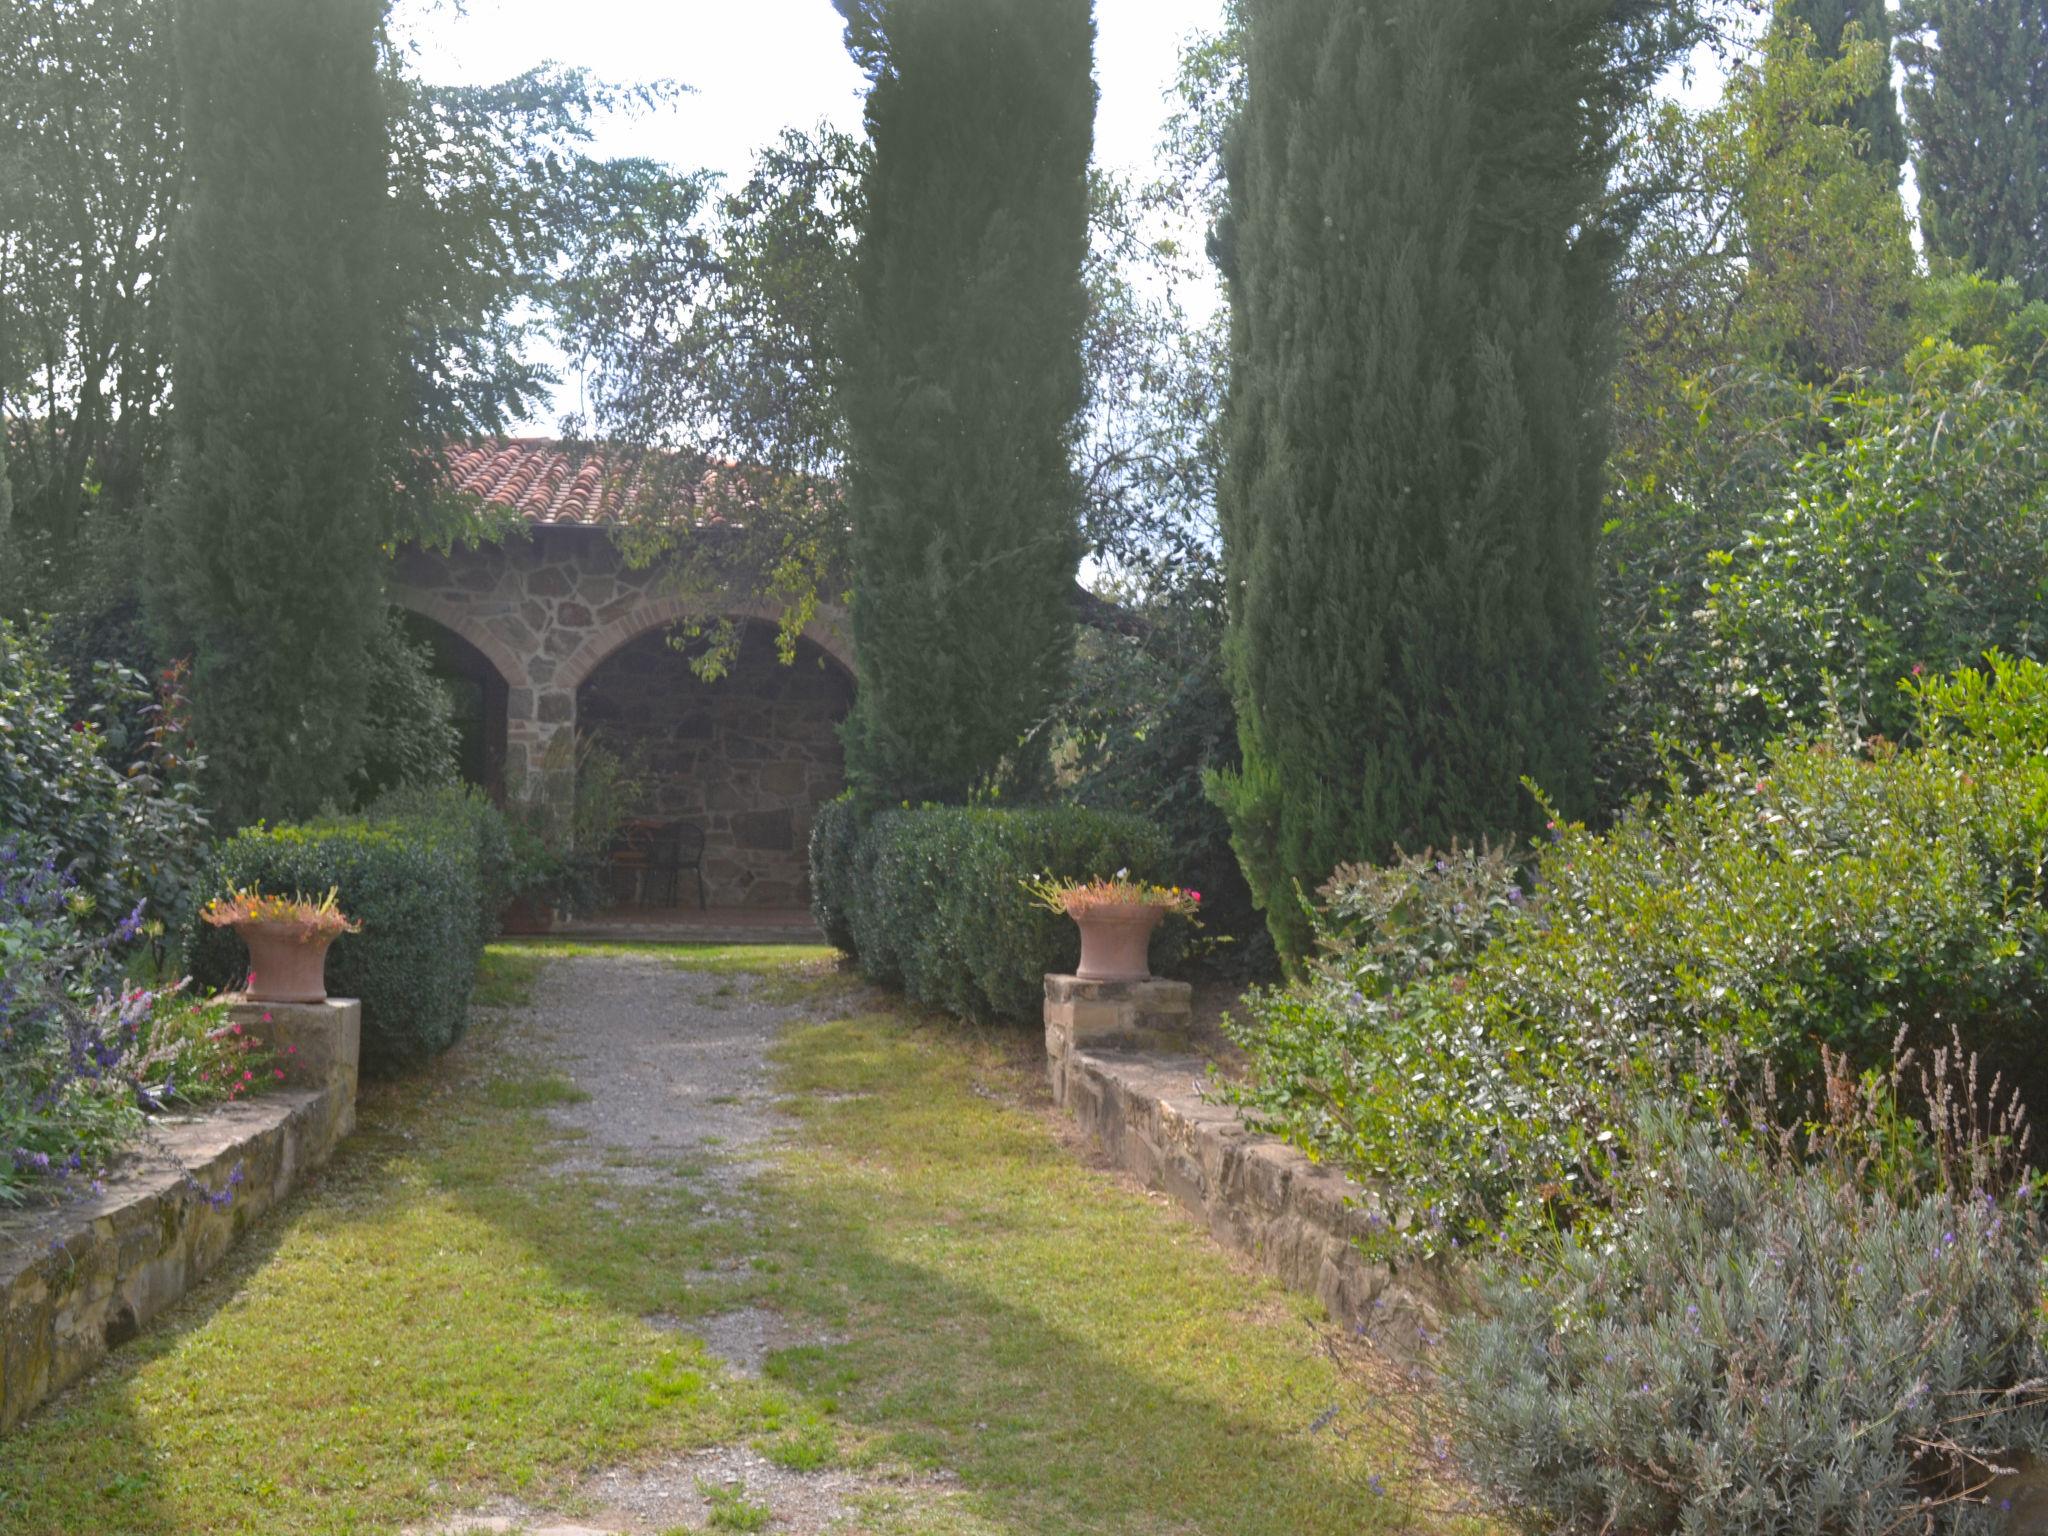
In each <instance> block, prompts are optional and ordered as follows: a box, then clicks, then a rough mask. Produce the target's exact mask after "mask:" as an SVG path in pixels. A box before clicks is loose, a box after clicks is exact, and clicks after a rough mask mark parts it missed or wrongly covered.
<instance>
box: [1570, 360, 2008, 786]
mask: <svg viewBox="0 0 2048 1536" xmlns="http://www.w3.org/2000/svg"><path fill="white" fill-rule="evenodd" d="M2010 370H2011V365H2010V363H2009V362H2008V360H2007V359H2006V358H2005V357H2004V356H2002V355H2000V354H1999V353H1998V352H1996V351H1991V350H1988V349H1987V350H1978V351H1975V352H1969V353H1965V352H1962V351H1960V350H1958V349H1957V348H1956V347H1954V346H1953V345H1952V344H1948V343H1931V344H1930V345H1928V346H1927V347H1924V348H1922V349H1921V350H1920V352H1919V353H1918V354H1917V355H1916V356H1915V358H1914V359H1913V360H1912V363H1911V365H1910V368H1909V371H1908V373H1907V376H1906V378H1905V380H1904V382H1903V383H1902V385H1901V386H1900V387H1898V388H1887V387H1881V386H1874V385H1873V386H1868V387H1855V388H1851V389H1849V390H1847V391H1845V392H1843V393H1840V394H1837V395H1835V396H1833V397H1832V398H1831V399H1830V400H1829V401H1828V402H1827V403H1826V405H1825V407H1824V408H1823V411H1822V413H1821V415H1820V418H1819V422H1818V425H1819V426H1820V427H1822V428H1824V433H1823V434H1822V435H1820V436H1819V437H1818V440H1817V441H1815V442H1814V444H1813V446H1811V447H1810V448H1806V449H1804V450H1803V451H1798V450H1795V451H1791V452H1789V453H1787V454H1786V455H1785V457H1784V458H1783V459H1782V460H1781V461H1779V462H1778V463H1777V464H1776V466H1775V467H1773V468H1771V469H1769V470H1768V471H1766V472H1760V473H1755V474H1750V473H1746V472H1741V471H1738V472H1737V473H1735V474H1733V475H1728V476H1725V477H1717V481H1716V484H1715V485H1713V486H1701V485H1699V484H1697V483H1696V482H1689V481H1682V482H1679V483H1677V484H1674V485H1672V486H1671V488H1670V490H1669V492H1668V499H1665V498H1664V497H1663V496H1661V495H1660V496H1659V497H1657V498H1656V499H1645V500H1643V501H1641V502H1639V503H1638V504H1637V505H1636V506H1635V507H1634V508H1633V510H1632V511H1631V512H1630V513H1629V514H1628V516H1627V517H1626V518H1625V519H1623V520H1620V521H1618V522H1617V523H1616V524H1615V526H1614V527H1613V528H1611V529H1610V530H1609V536H1608V547H1607V561H1608V564H1607V569H1606V575H1605V589H1604V591H1603V601H1604V604H1605V606H1606V610H1607V617H1608V644H1609V646H1610V648H1611V649H1610V656H1609V661H1608V672H1609V678H1610V687H1611V696H1610V701H1609V707H1610V714H1609V722H1608V731H1607V737H1606V741H1605V743H1604V745H1603V748H1602V759H1603V761H1602V767H1603V777H1604V778H1605V779H1606V780H1607V782H1608V783H1609V785H1610V786H1611V793H1612V796H1613V798H1616V799H1620V798H1624V797H1626V796H1627V795H1629V794H1633V793H1634V792H1636V791H1637V790H1640V789H1645V788H1650V787H1653V786H1654V785H1655V784H1656V783H1657V781H1658V780H1660V779H1661V777H1662V770H1661V767H1660V765H1659V761H1658V750H1657V745H1656V744H1657V742H1658V740H1659V739H1660V738H1661V739H1663V740H1667V741H1669V742H1672V743H1674V744H1676V745H1678V746H1679V747H1681V748H1682V749H1684V750H1688V751H1701V750H1706V749H1708V748H1710V747H1711V746H1713V745H1714V744H1719V745H1720V746H1721V747H1723V748H1726V749H1728V750H1731V751H1735V752H1739V753H1752V752H1756V751H1759V750H1761V749H1762V748H1763V747H1764V746H1765V744H1766V743H1768V742H1769V741H1770V740H1771V739H1772V738H1774V737H1776V736H1778V735H1781V734H1784V733H1786V732H1789V731H1794V730H1799V729H1811V728H1814V727H1817V726H1818V725H1819V724H1820V723H1821V722H1822V721H1823V719H1824V718H1825V717H1826V715H1827V712H1828V710H1829V709H1830V707H1832V706H1833V705H1834V704H1839V705H1840V707H1841V708H1842V709H1844V710H1845V711H1847V712H1848V713H1849V714H1850V715H1851V716H1852V717H1854V718H1856V719H1859V720H1862V721H1864V722H1865V723H1866V724H1867V726H1868V727H1869V728H1870V729H1873V730H1877V731H1881V732H1883V733H1884V734H1886V735H1889V736H1893V737H1895V738H1896V737H1902V736H1904V735H1905V734H1906V733H1907V732H1908V731H1909V730H1910V728H1911V726H1912V720H1913V712H1912V705H1911V702H1910V700H1909V699H1908V698H1907V697H1906V696H1904V695H1903V694H1901V692H1900V691H1899V683H1900V681H1901V679H1903V678H1905V677H1906V676H1907V675H1908V674H1909V673H1911V672H1912V671H1913V670H1914V669H1915V668H1919V669H1921V670H1923V671H1925V672H1930V673H1938V672H1946V671H1948V670H1950V669H1951V668H1953V667H1956V666H1959V665H1965V664H1968V663H1971V662H1973V661H1975V660H1976V659H1977V658H1978V657H1979V656H1981V655H1982V654H1983V653H1984V652H1985V651H1987V650H1990V649H1993V648H1999V649H2003V650H2005V651H2007V652H2010V653H2012V654H2015V655H2019V656H2035V655H2041V654H2043V648H2044V645H2048V632H2044V630H2043V628H2042V615H2043V613H2044V611H2048V610H2044V608H2043V604H2044V601H2048V416H2044V410H2048V392H2044V391H2043V390H2042V389H2041V388H2040V387H2039V386H2037V385H2028V384H2025V383H2021V384H2014V383H2012V382H2009V379H2008V375H2009V373H2010ZM1710 408H1711V407H1710ZM1770 457H1771V458H1772V459H1777V457H1778V454H1777V450H1776V449H1773V450H1772V452H1771V454H1770ZM1694 491H1704V492H1705V496H1704V498H1703V497H1702V496H1700V495H1695V494H1693V492H1694Z"/></svg>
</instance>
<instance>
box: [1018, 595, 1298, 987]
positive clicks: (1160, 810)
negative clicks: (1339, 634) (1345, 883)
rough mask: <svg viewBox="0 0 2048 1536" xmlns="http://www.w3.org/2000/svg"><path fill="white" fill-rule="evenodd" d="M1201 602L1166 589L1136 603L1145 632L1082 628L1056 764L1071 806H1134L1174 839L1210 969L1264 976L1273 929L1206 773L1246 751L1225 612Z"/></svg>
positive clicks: (1178, 875) (1230, 765) (1177, 865)
mask: <svg viewBox="0 0 2048 1536" xmlns="http://www.w3.org/2000/svg"><path fill="white" fill-rule="evenodd" d="M1219 585H1220V583H1219ZM1217 595H1220V594H1211V596H1212V598H1213V597H1214V596H1217ZM1200 601H1201V599H1200V598H1199V597H1197V596H1196V594H1195V593H1194V592H1183V593H1181V594H1178V596H1177V597H1169V596H1166V595H1165V594H1159V595H1157V596H1155V597H1154V598H1153V599H1152V600H1150V601H1147V602H1145V603H1144V604H1143V605H1141V606H1136V607H1134V609H1133V610H1132V612H1133V616H1134V618H1135V619H1136V620H1137V623H1136V625H1135V626H1134V627H1136V628H1137V629H1138V631H1139V632H1138V633H1137V634H1135V635H1123V634H1118V633H1115V632H1113V631H1107V630H1086V631H1084V632H1083V635H1082V640H1081V644H1080V646H1079V650H1078V656H1077V659H1076V665H1075V671H1074V686H1073V688H1072V689H1071V690H1070V692H1069V695H1068V698H1067V700H1066V703H1065V704H1064V705H1063V707H1062V709H1061V712H1060V718H1059V730H1060V741H1059V746H1058V747H1057V749H1056V751H1055V754H1054V763H1055V766H1056V767H1057V769H1058V770H1059V774H1060V780H1061V786H1062V792H1063V795H1064V797H1065V798H1066V799H1068V800H1069V801H1071V802H1072V803H1074V804H1077V805H1083V806H1087V807H1090V808H1091V809H1094V810H1100V811H1130V812H1133V813H1135V814H1137V815H1140V816H1143V817H1144V818H1145V819H1146V820H1148V821H1150V822H1152V823H1154V824H1155V825H1157V826H1158V827H1159V828H1160V830H1161V831H1163V832H1164V833H1165V834H1166V835H1167V838H1168V840H1169V842H1170V843H1171V845H1172V867H1173V870H1174V879H1175V881H1176V882H1177V883H1178V884H1180V885H1182V886H1186V887H1189V888H1191V889H1193V890H1198V891H1200V892H1201V893H1202V930H1201V933H1200V935H1199V937H1198V938H1197V940H1196V944H1195V948H1196V954H1197V957H1198V958H1199V960H1200V961H1201V962H1202V964H1203V965H1204V967H1205V968H1208V969H1212V970H1218V971H1223V972H1227V973H1229V974H1232V975H1238V976H1246V975H1264V974H1268V973H1270V972H1271V971H1272V969H1273V964H1274V961H1273V945H1272V937H1271V934H1270V933H1269V931H1268V930H1267V927H1266V923H1265V920H1264V918H1262V917H1261V916H1260V914H1259V912H1258V910H1257V908H1256V907H1255V906H1254V905H1253V903H1252V895H1251V888H1250V887H1249V886H1248V885H1247V884H1246V883H1245V878H1244V872H1243V870H1242V869H1241V868H1240V867H1239V865H1238V862H1237V855H1236V853H1235V852H1234V851H1233V850H1232V848H1231V846H1230V823H1229V820H1228V818H1227V817H1225V816H1224V814H1223V812H1222V810H1221V809H1220V808H1219V807H1218V806H1217V804H1216V803H1215V801H1214V800H1212V799H1211V798H1210V797H1209V794H1208V789H1207V779H1208V776H1209V775H1211V774H1213V773H1215V772H1218V771H1219V770H1229V769H1234V768H1236V767H1237V766H1238V764H1239V756H1238V748H1237V722H1236V716H1235V713H1234V712H1233V710H1232V708H1231V700H1230V690H1229V687H1228V686H1227V684H1226V683H1225V682H1224V679H1223V672H1222V667H1221V665H1220V662H1219V660H1218V657H1217V643H1218V640H1219V638H1220V629H1221V623H1222V616H1221V612H1220V608H1209V609H1206V610H1204V609H1200V608H1197V607H1196V604H1197V603H1198V602H1200Z"/></svg>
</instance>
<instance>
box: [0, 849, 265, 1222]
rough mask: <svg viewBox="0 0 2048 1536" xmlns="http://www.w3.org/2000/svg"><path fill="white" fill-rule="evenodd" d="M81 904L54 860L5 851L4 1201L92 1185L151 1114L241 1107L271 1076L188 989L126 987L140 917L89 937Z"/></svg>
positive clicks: (1, 1014)
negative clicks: (76, 1181) (63, 1184)
mask: <svg viewBox="0 0 2048 1536" xmlns="http://www.w3.org/2000/svg"><path fill="white" fill-rule="evenodd" d="M86 909H87V906H86V903H85V901H84V899H83V898H82V897H81V896H80V893H79V891H78V888H77V884H76V882H75V880H74V879H73V878H72V877H71V876H70V875H69V874H68V873H66V872H64V871H62V870H59V869H58V868H57V867H56V864H55V862H54V860H51V859H48V858H45V859H43V860H40V861H34V860H29V859H27V858H24V857H23V855H22V853H21V850H20V848H19V845H17V844H14V843H12V842H9V843H4V844H0V1202H9V1201H15V1200H19V1199H21V1198H23V1197H24V1196H25V1195H26V1194H27V1193H29V1192H30V1191H31V1190H32V1189H33V1188H34V1187H35V1186H36V1185H37V1184H38V1183H40V1182H42V1181H45V1180H48V1179H51V1178H57V1179H64V1178H69V1177H74V1176H87V1177H89V1176H91V1175H92V1174H93V1173H94V1172H95V1171H96V1170H98V1169H99V1168H101V1167H102V1166H103V1165H104V1164H105V1162H106V1160H107V1159H108V1158H109V1157H111V1156H112V1155H113V1154H114V1153H115V1152H116V1151H118V1150H119V1149H120V1147H121V1146H122V1145H124V1144H125V1143H127V1142H129V1141H131V1140H133V1138H134V1137H135V1136H136V1135H138V1134H139V1133H140V1132H141V1130H142V1128H143V1124H144V1117H145V1116H146V1115H148V1114H151V1113H155V1112H157V1111H160V1110H164V1109H167V1108H169V1107H171V1106H173V1105H175V1104H181V1103H183V1104H192V1103H205V1102H209V1101H212V1100H216V1099H227V1098H238V1097H240V1096H241V1095H243V1094H245V1093H248V1092H252V1091H254V1090H256V1089H258V1088H261V1087H263V1086H266V1085H267V1084H268V1083H269V1082H270V1081H271V1080H272V1079H273V1078H274V1077H275V1076H276V1075H277V1068H276V1067H275V1065H274V1064H273V1063H271V1062H270V1061H269V1060H268V1059H267V1057H266V1056H265V1055H264V1053H263V1052H261V1051H260V1050H259V1049H258V1048H257V1046H256V1044H255V1042H254V1041H253V1040H249V1039H245V1038H244V1037H243V1036H242V1033H241V1031H240V1030H239V1028H238V1027H236V1026H234V1025H231V1024H229V1023H228V1022H227V1021H226V1018H225V1009H224V1008H223V1007H222V1006H220V1005H218V1004H211V1003H205V1002H201V1001H198V1000H196V999H194V998H193V997H192V996H191V995H190V994H189V993H188V991H187V989H186V988H185V987H184V985H183V984H180V985H178V986H174V987H169V988H162V989H149V988H135V987H125V986H123V985H122V984H121V978H120V970H119V966H118V964H117V963H116V956H117V952H118V950H119V949H120V948H121V947H122V946H123V945H126V944H129V943H132V942H133V941H134V939H135V938H136V937H137V935H138V934H139V932H140V930H141V927H142V913H141V909H140V908H139V907H138V908H137V909H136V911H135V912H133V913H131V914H130V916H129V917H128V918H127V919H125V920H124V921H123V922H122V923H121V924H119V925H118V926H117V927H116V928H115V930H114V932H113V933H112V934H111V935H104V936H89V935H87V934H86V933H85V932H84V931H83V930H82V928H81V925H80V922H79V915H80V912H81V911H82V910H86Z"/></svg>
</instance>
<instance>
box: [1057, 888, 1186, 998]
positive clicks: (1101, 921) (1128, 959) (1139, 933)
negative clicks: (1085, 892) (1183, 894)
mask: <svg viewBox="0 0 2048 1536" xmlns="http://www.w3.org/2000/svg"><path fill="white" fill-rule="evenodd" d="M1067 915H1068V916H1069V917H1071V918H1073V920H1074V924H1075V926H1076V927H1078V928H1079V929H1080V930H1081V964H1080V966H1079V967H1078V968H1077V969H1076V970H1075V973H1074V974H1075V975H1077V976H1078V977H1080V979H1081V980H1083V981H1149V980H1151V978H1152V935H1153V933H1154V932H1155V931H1156V930H1157V929H1158V927H1159V924H1160V922H1161V920H1162V919H1164V918H1165V916H1166V908H1164V907H1159V906H1153V905H1152V904H1151V903H1149V902H1136V901H1104V902H1089V903H1082V902H1076V903H1074V904H1073V905H1072V906H1070V907H1069V908H1068V909H1067Z"/></svg>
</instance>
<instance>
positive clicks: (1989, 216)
mask: <svg viewBox="0 0 2048 1536" xmlns="http://www.w3.org/2000/svg"><path fill="white" fill-rule="evenodd" d="M1914 20H1915V21H1916V22H1917V23H1918V28H1919V30H1918V35H1916V36H1912V37H1909V38H1908V39H1907V41H1906V43H1905V45H1904V48H1903V52H1904V54H1905V58H1906V109H1907V112H1908V114H1909V116H1910V117H1911V119H1912V124H1913V146H1914V169H1915V171H1916V172H1917V174H1918V177H1919V181H1920V219H1921V224H1922V227H1923V228H1924V230H1925V231H1926V235H1927V244H1928V248H1929V249H1930V250H1933V251H1936V252H1939V253H1940V254H1942V255H1944V256H1948V257H1950V258H1951V259H1953V260H1955V261H1957V262H1960V263H1962V264H1963V265H1965V266H1967V267H1969V268H1970V269H1971V270H1973V271H1980V272H1988V273H1990V274H1991V275H1992V276H1993V277H1997V278H2011V279H2013V280H2014V281H2015V282H2017V283H2018V284H2019V285H2020V287H2021V288H2022V289H2024V290H2025V291H2026V294H2027V296H2028V297H2029V298H2035V299H2044V298H2048V0H1921V3H1920V5H1919V7H1918V10H1917V13H1916V14H1915V16H1914Z"/></svg>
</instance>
